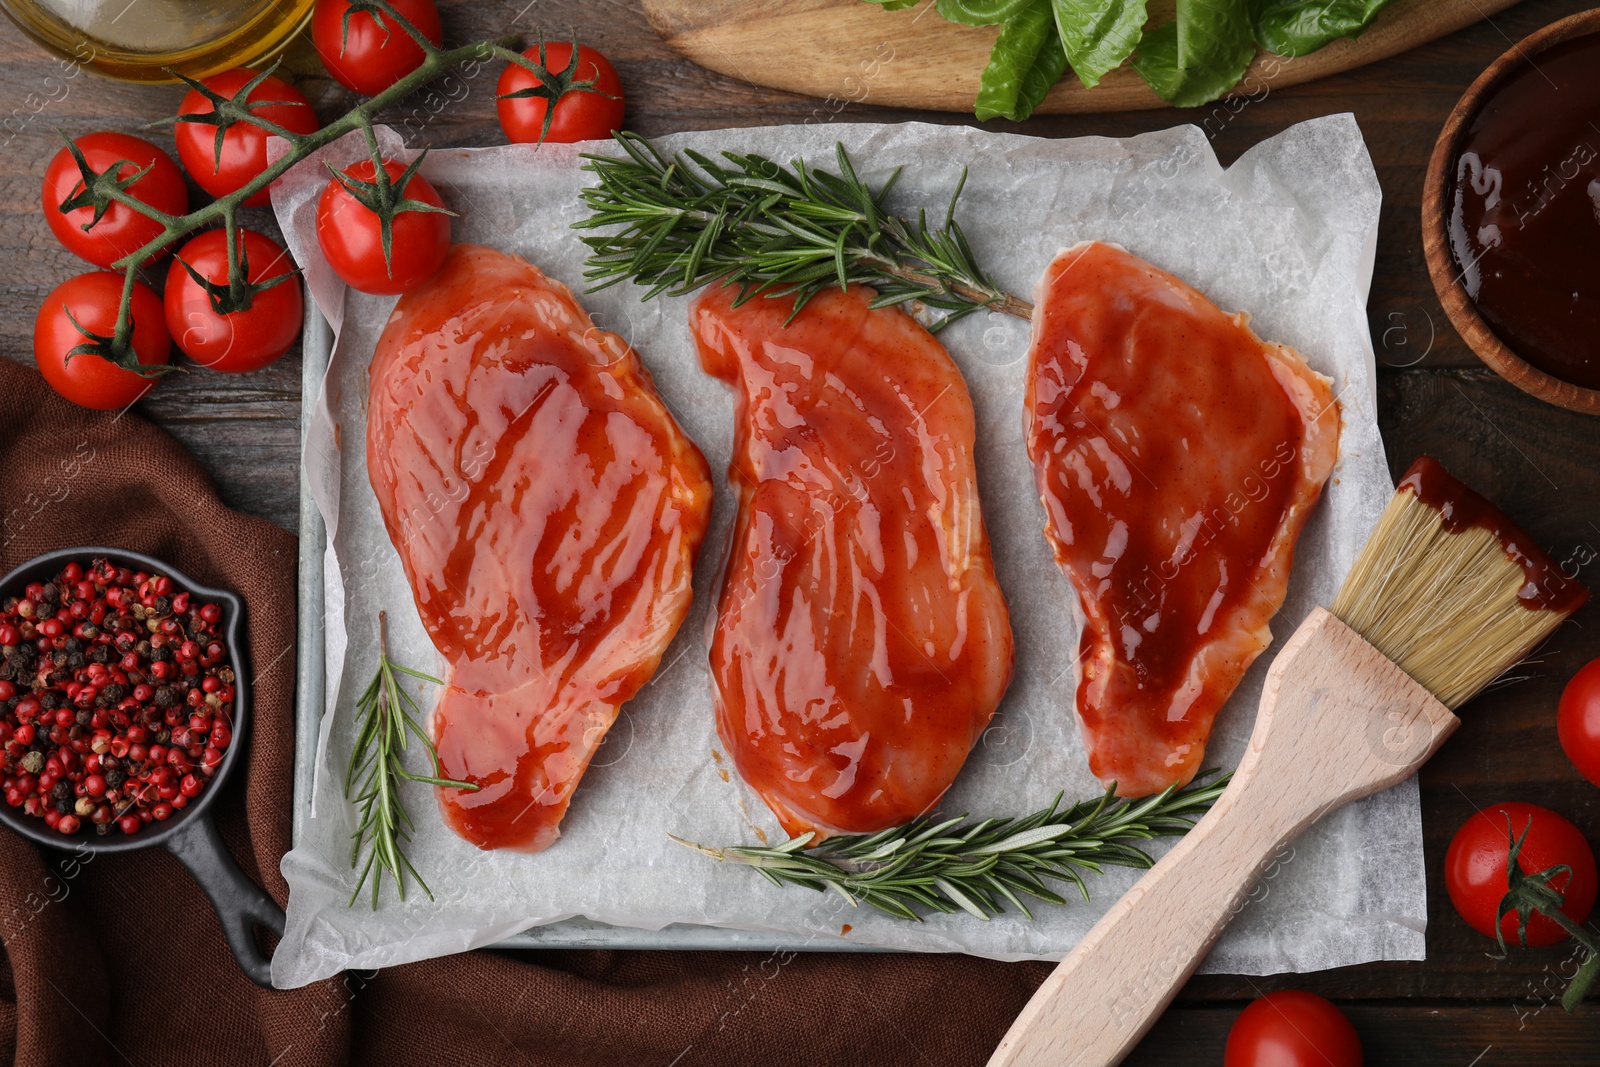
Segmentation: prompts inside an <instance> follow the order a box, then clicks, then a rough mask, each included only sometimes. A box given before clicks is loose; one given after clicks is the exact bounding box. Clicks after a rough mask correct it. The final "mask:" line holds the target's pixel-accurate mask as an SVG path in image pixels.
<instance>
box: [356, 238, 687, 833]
mask: <svg viewBox="0 0 1600 1067" xmlns="http://www.w3.org/2000/svg"><path fill="white" fill-rule="evenodd" d="M367 466H368V472H369V475H370V477H371V481H372V488H373V491H374V492H375V493H376V494H377V497H378V503H379V505H380V506H381V508H382V510H383V518H384V523H385V525H386V526H387V527H388V531H389V537H390V539H391V540H392V541H393V542H394V545H395V547H396V548H397V549H398V550H399V552H400V558H401V560H402V562H403V563H404V565H405V572H406V577H407V578H408V579H409V580H410V583H411V588H412V592H413V593H414V595H415V598H416V604H417V610H418V612H419V613H420V614H421V616H422V621H423V624H424V626H425V627H426V628H427V631H428V636H429V637H430V638H432V640H433V643H434V645H435V646H436V647H437V648H438V650H439V653H440V655H442V656H443V657H444V659H445V660H446V663H447V668H446V678H445V687H444V689H443V691H442V692H441V695H440V697H439V702H438V705H437V707H436V708H435V711H434V716H433V736H434V739H435V742H436V745H437V748H438V752H439V759H440V762H441V763H442V765H443V773H444V775H445V776H446V777H448V778H453V779H457V780H463V781H468V782H472V783H475V784H478V785H480V786H481V787H482V788H481V789H480V790H478V791H476V792H471V791H466V790H459V789H440V790H439V791H438V796H439V804H440V807H441V808H442V810H443V813H444V817H445V821H446V823H447V824H448V825H449V826H450V827H451V828H452V829H454V830H455V831H456V832H457V833H459V834H460V835H461V836H462V837H464V838H466V839H467V840H468V841H471V842H472V843H473V844H475V845H477V846H478V847H479V848H485V849H489V848H511V849H519V850H523V851H528V852H533V851H537V850H539V849H542V848H545V847H546V846H548V845H549V844H550V843H551V842H553V841H554V840H555V839H556V837H557V836H559V834H560V829H559V826H560V822H561V818H562V815H563V814H565V812H566V809H567V804H568V802H569V801H570V800H571V798H572V793H573V790H574V789H575V788H576V787H577V784H578V780H579V779H580V778H581V777H582V776H583V772H584V769H585V768H586V767H587V766H588V764H589V760H590V757H592V756H593V755H594V752H595V749H596V748H597V747H598V746H599V744H600V742H601V740H602V739H603V738H604V737H605V734H606V731H607V729H608V728H609V727H610V726H611V724H612V722H613V721H614V720H615V719H616V717H617V710H618V708H619V707H620V706H621V705H622V703H623V702H624V701H626V700H628V699H629V698H630V697H632V696H633V695H634V694H635V693H636V692H638V690H639V688H640V687H641V686H643V685H644V684H645V682H647V681H648V680H649V679H650V676H651V674H653V673H654V671H655V669H656V666H657V664H658V663H659V661H660V658H661V654H662V652H663V651H664V650H665V649H666V647H667V644H668V642H669V641H671V640H672V635H673V634H674V633H675V632H676V631H677V629H678V625H679V623H681V622H682V621H683V617H684V613H685V612H686V611H687V610H688V607H689V599H690V588H689V580H690V571H691V567H692V565H693V562H694V558H695V555H696V553H697V551H698V550H699V547H700V542H701V540H702V538H703V537H704V534H705V528H706V522H707V519H708V518H709V511H710V502H711V484H710V479H709V471H708V470H707V467H706V463H705V460H704V459H703V458H702V457H701V455H700V452H699V450H698V449H697V448H696V447H695V446H694V443H693V442H692V441H690V440H689V438H688V437H686V436H685V435H684V433H683V431H682V430H681V429H679V428H678V425H677V423H676V422H675V421H674V420H673V418H672V416H671V414H670V413H668V411H667V409H666V407H665V406H664V405H663V404H662V402H661V398H660V397H659V396H657V395H656V391H655V387H654V385H653V384H652V383H651V379H650V375H649V372H648V371H646V370H645V368H644V366H643V365H642V364H641V363H640V362H639V357H638V356H637V355H636V354H635V353H634V352H633V350H632V349H630V348H629V347H628V346H627V344H626V343H625V342H624V341H623V340H622V339H621V338H619V337H617V336H616V335H615V334H611V333H607V332H606V331H604V330H601V329H599V328H597V327H596V326H595V325H594V323H593V322H592V320H591V319H590V318H589V316H588V314H586V313H585V312H584V310H583V308H582V307H580V306H579V304H578V303H577V301H576V300H574V299H573V296H572V294H571V293H570V292H569V291H568V290H567V288H566V287H565V286H563V285H561V284H559V283H557V282H554V281H551V280H550V279H548V278H546V277H545V276H544V275H543V274H542V273H540V272H539V271H538V270H537V269H536V268H534V267H532V266H530V265H529V264H527V263H525V262H524V261H522V260H520V259H517V258H514V257H512V256H507V255H503V254H501V253H499V252H495V251H492V250H490V249H487V248H478V247H473V246H462V245H458V246H456V247H455V248H454V249H452V250H451V252H450V255H449V258H448V259H447V260H446V261H445V264H444V266H443V267H442V268H441V269H440V271H439V273H438V274H437V275H436V276H435V277H434V278H433V279H432V280H431V281H429V282H427V283H426V284H425V285H423V286H422V287H421V288H420V289H417V290H415V291H413V292H411V293H409V294H407V295H406V296H404V297H402V298H401V300H400V302H399V304H398V306H397V307H396V308H395V312H394V315H393V316H392V317H391V319H390V320H389V324H388V326H387V327H386V328H385V330H384V333H383V336H382V338H381V339H380V341H379V342H378V349H377V353H376V354H375V355H374V356H373V360H372V367H371V399H370V404H369V407H368V412H367Z"/></svg>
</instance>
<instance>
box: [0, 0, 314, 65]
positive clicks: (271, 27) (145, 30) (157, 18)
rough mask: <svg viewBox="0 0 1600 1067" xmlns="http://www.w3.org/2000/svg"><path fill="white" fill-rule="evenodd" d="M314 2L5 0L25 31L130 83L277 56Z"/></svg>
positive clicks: (1, 2)
mask: <svg viewBox="0 0 1600 1067" xmlns="http://www.w3.org/2000/svg"><path fill="white" fill-rule="evenodd" d="M313 3H314V0H221V2H207V0H0V9H3V10H4V11H5V13H6V15H7V16H9V17H10V18H11V21H13V22H15V23H16V24H17V26H18V27H20V28H21V29H22V31H23V32H24V33H26V34H27V35H28V36H30V37H32V38H33V39H34V40H35V41H37V42H39V43H40V44H42V45H44V46H45V47H46V48H48V49H49V50H50V51H52V52H55V53H56V54H57V55H60V56H61V57H63V58H64V59H66V60H68V61H70V62H74V63H78V64H80V65H82V66H84V67H86V68H88V69H89V70H92V71H94V72H96V73H98V74H104V75H106V76H107V77H111V78H120V79H122V80H124V81H140V82H170V81H173V80H174V78H173V76H172V74H170V73H169V71H177V72H179V73H182V74H186V75H188V76H190V77H194V78H200V77H205V76H207V75H209V74H215V73H217V72H218V71H223V70H228V69H230V68H232V67H239V66H248V65H251V64H256V63H260V62H262V61H263V60H266V59H270V58H271V57H272V56H274V55H276V54H277V53H278V52H279V51H281V50H282V49H283V47H284V46H285V45H286V44H288V43H289V41H290V40H291V39H292V38H293V37H294V36H295V34H296V33H298V32H299V31H300V28H301V27H302V26H304V25H305V23H306V20H307V19H308V18H310V16H311V8H312V4H313Z"/></svg>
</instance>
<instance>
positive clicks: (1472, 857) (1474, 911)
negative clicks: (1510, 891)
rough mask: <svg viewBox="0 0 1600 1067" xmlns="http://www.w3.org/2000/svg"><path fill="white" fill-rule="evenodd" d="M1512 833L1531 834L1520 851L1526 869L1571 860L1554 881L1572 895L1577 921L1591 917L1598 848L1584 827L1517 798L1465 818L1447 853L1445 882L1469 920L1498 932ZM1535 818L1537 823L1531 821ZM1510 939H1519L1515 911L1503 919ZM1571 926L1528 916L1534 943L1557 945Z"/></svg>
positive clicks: (1570, 912) (1569, 904)
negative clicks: (1567, 869) (1567, 871)
mask: <svg viewBox="0 0 1600 1067" xmlns="http://www.w3.org/2000/svg"><path fill="white" fill-rule="evenodd" d="M1507 817H1509V818H1510V833H1514V834H1516V835H1517V836H1518V837H1521V836H1522V833H1523V830H1524V829H1526V830H1527V833H1528V836H1527V840H1525V841H1524V842H1523V844H1522V851H1521V853H1519V854H1518V856H1517V866H1518V867H1520V868H1521V869H1522V871H1523V872H1524V873H1526V874H1536V873H1538V872H1539V871H1543V870H1546V869H1547V868H1550V867H1554V866H1556V865H1558V864H1565V865H1566V866H1568V867H1571V868H1572V873H1571V874H1570V875H1568V874H1558V875H1556V876H1555V877H1554V878H1552V879H1551V880H1550V884H1551V886H1553V887H1554V888H1556V889H1558V890H1560V891H1561V892H1562V893H1563V894H1565V896H1566V902H1565V903H1564V904H1562V906H1561V910H1562V912H1564V913H1565V914H1566V915H1567V916H1568V917H1569V918H1571V919H1572V921H1573V922H1576V923H1582V922H1583V921H1584V920H1585V919H1587V918H1588V917H1589V912H1590V910H1591V909H1592V908H1593V907H1594V898H1595V879H1596V875H1595V862H1594V851H1593V850H1592V849H1590V848H1589V843H1588V842H1587V841H1585V840H1584V839H1583V834H1582V833H1581V832H1580V831H1579V830H1578V828H1577V827H1576V826H1574V825H1572V824H1571V823H1570V822H1568V821H1567V820H1566V819H1563V818H1562V817H1561V816H1559V815H1557V814H1556V813H1555V812H1553V811H1551V810H1550V809H1549V808H1541V807H1539V806H1538V805H1537V804H1523V803H1519V802H1516V801H1512V802H1508V803H1505V804H1495V805H1493V806H1491V807H1487V808H1484V809H1483V810H1482V811H1480V812H1478V813H1477V814H1476V815H1473V816H1472V817H1471V818H1470V819H1468V820H1467V821H1466V822H1464V823H1462V824H1461V829H1459V830H1457V831H1456V836H1455V837H1454V838H1453V839H1451V841H1450V848H1449V850H1448V851H1447V852H1446V853H1445V857H1444V884H1445V889H1447V890H1448V891H1449V893H1450V902H1451V903H1452V904H1454V905H1455V906H1456V911H1458V912H1460V913H1461V917H1462V918H1463V919H1465V920H1466V921H1467V925H1468V926H1470V927H1472V928H1473V929H1474V930H1476V931H1478V933H1480V934H1482V935H1484V936H1485V937H1493V936H1494V924H1495V914H1496V913H1497V912H1498V910H1499V907H1500V901H1501V900H1502V899H1503V898H1504V897H1505V895H1506V890H1507V888H1508V878H1507V872H1506V857H1507V856H1508V855H1509V854H1510V847H1511V842H1510V839H1509V838H1508V836H1507V829H1506V821H1507ZM1530 820H1531V821H1532V822H1531V826H1530ZM1500 930H1501V932H1502V933H1503V934H1504V935H1505V939H1506V944H1508V945H1514V944H1517V916H1516V914H1515V913H1511V914H1508V915H1506V916H1505V918H1504V919H1502V920H1501V922H1500ZM1566 937H1567V932H1566V931H1565V930H1563V929H1561V927H1560V926H1559V925H1558V924H1557V923H1556V922H1555V921H1554V920H1553V919H1548V918H1546V917H1545V916H1543V915H1539V914H1537V913H1535V914H1534V915H1533V916H1532V917H1531V918H1530V919H1529V921H1528V944H1529V945H1533V946H1538V945H1554V944H1556V943H1557V942H1559V941H1564V940H1566Z"/></svg>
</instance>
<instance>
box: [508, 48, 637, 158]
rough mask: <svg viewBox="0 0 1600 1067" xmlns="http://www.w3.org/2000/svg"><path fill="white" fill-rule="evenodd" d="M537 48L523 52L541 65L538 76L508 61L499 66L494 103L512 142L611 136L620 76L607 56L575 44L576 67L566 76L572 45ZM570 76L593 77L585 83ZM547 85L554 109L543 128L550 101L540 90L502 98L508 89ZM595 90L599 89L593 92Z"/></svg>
mask: <svg viewBox="0 0 1600 1067" xmlns="http://www.w3.org/2000/svg"><path fill="white" fill-rule="evenodd" d="M543 49H544V56H543V57H542V58H541V57H540V55H539V48H537V47H535V48H530V49H528V50H527V51H526V52H524V53H522V54H523V55H524V56H525V57H527V58H528V59H531V60H533V61H534V62H535V63H537V64H539V65H540V66H541V67H543V68H544V69H545V72H546V73H545V79H544V80H543V81H541V80H540V79H539V78H538V77H537V76H535V75H534V74H533V73H532V72H531V71H529V70H526V69H524V68H522V67H519V66H517V65H516V64H515V63H508V64H507V65H506V69H505V70H503V71H501V72H500V83H499V85H498V86H496V88H495V94H496V95H497V96H498V97H499V98H500V99H498V100H497V101H496V102H495V109H496V110H497V111H498V112H499V114H500V126H501V128H502V129H504V130H505V131H506V136H507V137H509V138H511V140H512V141H514V142H519V143H523V144H534V143H537V142H539V141H556V142H558V143H563V144H564V143H569V142H572V141H594V140H599V139H600V138H604V137H610V136H611V131H612V130H619V129H621V128H622V112H623V101H622V79H620V78H618V77H617V71H616V68H615V67H613V66H612V65H611V61H610V60H609V59H607V58H606V57H605V56H603V55H601V54H600V53H599V52H597V51H595V50H594V49H593V48H590V47H589V46H588V45H586V44H580V45H579V46H578V67H577V70H576V71H574V72H573V73H572V74H571V76H570V79H569V77H568V76H567V74H566V70H567V67H568V66H569V65H571V63H572V45H570V44H563V43H561V42H560V41H551V42H549V43H547V44H545V45H544V46H543ZM572 82H593V83H594V84H593V85H592V86H590V87H588V88H585V87H582V86H575V85H573V84H571V83H572ZM541 85H543V86H545V87H546V88H547V89H549V91H550V93H551V94H552V95H555V96H556V102H555V114H554V117H553V118H551V120H550V129H549V131H548V132H545V129H544V117H545V113H546V111H547V110H548V109H549V106H550V104H549V101H548V100H547V99H546V98H544V97H542V96H527V97H521V98H519V99H512V100H508V99H506V96H507V95H508V94H510V93H515V92H520V91H522V90H524V89H533V88H537V87H539V86H541ZM595 90H599V91H598V92H596V91H595Z"/></svg>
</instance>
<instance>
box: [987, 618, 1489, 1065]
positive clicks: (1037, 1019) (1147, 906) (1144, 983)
mask: <svg viewBox="0 0 1600 1067" xmlns="http://www.w3.org/2000/svg"><path fill="white" fill-rule="evenodd" d="M1458 725H1459V720H1458V719H1457V718H1456V717H1455V716H1454V715H1452V714H1451V713H1450V711H1449V709H1448V708H1446V707H1445V706H1444V705H1443V704H1441V703H1439V701H1437V700H1435V699H1434V697H1433V695H1432V694H1431V693H1429V692H1428V691H1427V690H1426V689H1424V688H1422V686H1420V685H1418V684H1417V683H1416V682H1414V681H1412V680H1411V678H1410V677H1408V676H1407V675H1406V674H1405V673H1404V672H1403V671H1401V670H1400V668H1398V667H1396V666H1395V665H1394V664H1393V663H1391V662H1389V660H1387V659H1385V658H1384V656H1383V655H1382V654H1381V653H1379V652H1378V650H1377V649H1375V648H1373V647H1372V646H1371V645H1369V644H1368V643H1367V642H1366V641H1365V640H1363V639H1362V638H1361V635H1360V634H1358V633H1356V632H1355V631H1354V630H1352V629H1350V628H1349V627H1348V626H1346V625H1345V624H1344V623H1342V622H1340V621H1339V620H1338V619H1336V618H1334V617H1333V616H1332V615H1330V614H1329V613H1328V612H1326V611H1323V610H1322V609H1320V608H1319V609H1318V610H1316V611H1314V612H1312V614H1311V617H1310V618H1308V619H1306V621H1305V623H1304V624H1302V625H1301V627H1300V628H1299V629H1298V630H1296V631H1295V633H1294V636H1293V637H1291V638H1290V639H1289V641H1288V643H1287V644H1285V645H1284V647H1283V651H1281V652H1280V653H1279V654H1278V656H1277V658H1276V659H1275V660H1274V661H1273V663H1272V669H1271V671H1270V672H1269V673H1268V675H1267V683H1266V688H1265V690H1264V691H1263V692H1262V694H1261V707H1260V710H1259V711H1258V712H1257V714H1256V726H1255V732H1254V733H1253V734H1252V735H1251V738H1250V747H1249V748H1248V749H1247V750H1246V752H1245V755H1244V758H1243V759H1242V760H1240V762H1239V769H1238V770H1237V771H1235V772H1234V776H1233V781H1232V782H1231V783H1230V784H1229V786H1228V789H1227V791H1226V792H1224V793H1223V794H1222V796H1221V797H1220V798H1218V800H1217V802H1216V804H1215V805H1213V806H1212V808H1211V810H1210V811H1209V812H1207V813H1206V815H1205V817H1204V818H1203V819H1201V820H1200V822H1199V823H1198V824H1197V825H1196V826H1195V828H1194V829H1193V830H1191V831H1189V833H1188V834H1186V835H1185V836H1184V837H1183V839H1182V840H1181V841H1179V842H1178V844H1177V845H1176V846H1175V847H1174V848H1173V849H1172V851H1171V852H1169V853H1167V855H1166V856H1165V857H1163V858H1162V860H1161V862H1159V863H1157V864H1156V865H1155V866H1154V867H1153V868H1151V869H1150V871H1149V872H1148V873H1147V874H1145V876H1144V877H1143V878H1141V879H1139V881H1138V883H1137V884H1136V885H1135V886H1134V887H1133V888H1132V889H1130V890H1129V891H1128V892H1127V894H1126V895H1125V896H1123V898H1122V899H1121V900H1119V901H1117V903H1116V904H1114V905H1112V907H1111V910H1110V911H1108V912H1106V914H1105V915H1104V916H1103V917H1102V918H1101V919H1100V921H1099V922H1098V923H1096V924H1095V926H1094V929H1092V930H1090V931H1089V934H1088V936H1086V937H1085V938H1084V939H1083V940H1082V941H1081V942H1080V943H1079V944H1078V946H1077V947H1076V948H1074V949H1073V950H1072V952H1071V954H1069V955H1068V956H1067V958H1066V959H1064V960H1062V961H1061V965H1060V966H1058V967H1057V968H1056V969H1055V971H1054V972H1053V973H1052V974H1051V975H1050V977H1049V978H1047V979H1045V982H1044V984H1043V985H1042V986H1040V987H1039V989H1038V991H1037V992H1035V993H1034V995H1033V999H1032V1000H1030V1001H1029V1002H1028V1005H1027V1007H1025V1008H1024V1009H1023V1010H1022V1014H1021V1015H1019V1016H1018V1017H1017V1020H1016V1022H1014V1023H1012V1024H1011V1029H1010V1030H1009V1031H1007V1033H1006V1036H1005V1039H1004V1040H1002V1041H1001V1042H1000V1047H999V1049H997V1050H996V1051H995V1054H994V1056H993V1057H992V1058H991V1059H990V1060H989V1067H1067V1065H1075V1067H1104V1065H1108V1064H1114V1063H1117V1062H1119V1061H1120V1060H1121V1059H1122V1058H1123V1057H1124V1056H1125V1055H1127V1054H1128V1052H1129V1051H1130V1050H1131V1049H1132V1048H1133V1047H1134V1045H1136V1044H1137V1043H1138V1041H1139V1038H1140V1037H1142V1036H1143V1035H1144V1033H1145V1031H1146V1030H1148V1029H1149V1028H1150V1025H1151V1023H1153V1022H1154V1021H1155V1019H1156V1017H1157V1016H1158V1015H1160V1014H1161V1010H1162V1009H1163V1008H1165V1007H1166V1006H1167V1004H1168V1003H1169V1002H1170V1001H1171V1000H1172V997H1173V995H1174V994H1176V993H1177V991H1178V987H1179V986H1181V985H1182V984H1183V982H1184V981H1185V979H1187V978H1188V977H1189V975H1190V974H1191V973H1193V971H1194V969H1195V967H1196V966H1198V965H1199V963H1200V960H1201V959H1203V958H1204V957H1205V954H1206V952H1207V951H1208V950H1209V949H1210V948H1211V946H1212V944H1213V943H1214V942H1215V941H1216V939H1217V937H1218V935H1220V934H1221V933H1222V930H1223V928H1224V927H1226V926H1227V925H1228V922H1229V920H1231V919H1232V918H1233V916H1234V915H1235V914H1236V913H1237V912H1238V911H1239V910H1240V908H1241V907H1242V906H1243V904H1244V901H1245V898H1246V896H1247V894H1248V893H1249V892H1250V890H1251V888H1252V886H1253V885H1254V884H1255V882H1256V880H1257V878H1259V876H1260V874H1261V872H1262V870H1263V869H1264V868H1265V867H1266V865H1267V864H1268V863H1269V862H1270V861H1271V860H1272V858H1273V857H1274V856H1275V855H1277V853H1278V851H1279V850H1280V849H1281V848H1282V847H1283V846H1284V845H1285V844H1287V843H1288V842H1289V841H1291V840H1293V839H1294V838H1295V837H1296V836H1297V835H1298V834H1299V833H1300V832H1301V831H1302V830H1304V829H1305V828H1306V827H1307V826H1309V825H1310V824H1311V823H1313V822H1315V821H1316V820H1317V819H1318V818H1320V817H1321V816H1322V815H1324V814H1325V813H1327V812H1329V811H1332V810H1333V809H1334V808H1337V807H1339V806H1341V805H1343V804H1345V803H1346V802H1348V801H1351V800H1354V799H1355V798H1357V797H1363V796H1366V795H1368V794H1369V793H1375V792H1377V791H1378V790H1380V789H1385V788H1387V787H1388V786H1391V785H1394V784H1395V783H1397V782H1400V781H1403V780H1404V779H1406V778H1408V777H1410V776H1411V775H1412V774H1413V773H1415V771H1416V769H1417V768H1418V767H1419V766H1421V765H1422V763H1423V762H1424V761H1425V760H1427V758H1428V757H1429V756H1431V755H1433V753H1434V752H1435V751H1436V750H1437V749H1438V747H1439V746H1440V745H1441V744H1443V743H1444V740H1445V738H1447V737H1449V736H1450V734H1451V732H1452V731H1454V730H1455V728H1456V726H1458Z"/></svg>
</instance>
